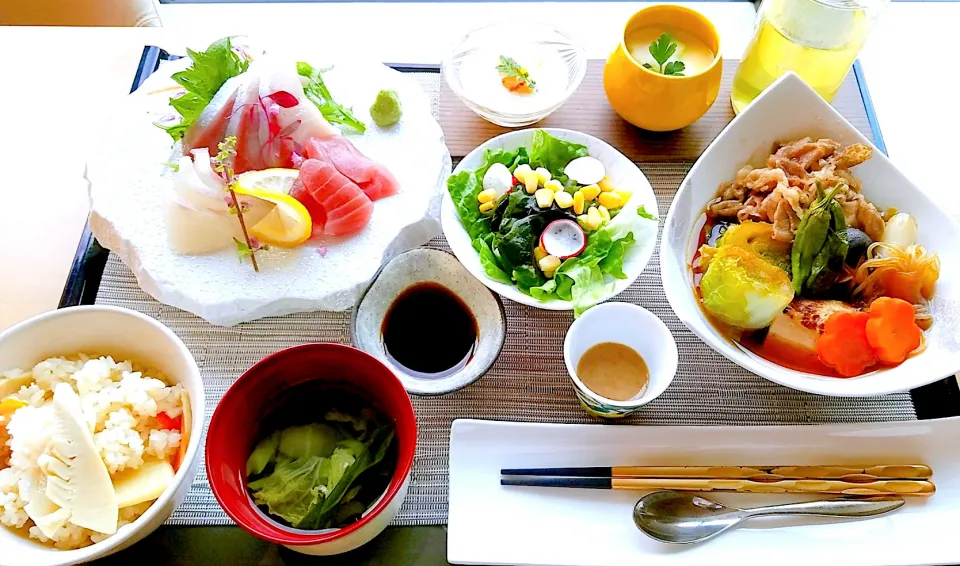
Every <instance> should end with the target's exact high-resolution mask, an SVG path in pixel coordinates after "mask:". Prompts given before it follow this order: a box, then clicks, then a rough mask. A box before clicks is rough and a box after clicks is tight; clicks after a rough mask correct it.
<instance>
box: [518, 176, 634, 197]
mask: <svg viewBox="0 0 960 566" xmlns="http://www.w3.org/2000/svg"><path fill="white" fill-rule="evenodd" d="M517 178H518V179H519V178H520V177H517ZM597 186H598V187H600V192H602V193H609V192H611V191H614V190H616V187H614V186H613V184H612V183H611V182H610V179H607V178H606V177H604V178H603V179H600V182H599V183H597Z"/></svg>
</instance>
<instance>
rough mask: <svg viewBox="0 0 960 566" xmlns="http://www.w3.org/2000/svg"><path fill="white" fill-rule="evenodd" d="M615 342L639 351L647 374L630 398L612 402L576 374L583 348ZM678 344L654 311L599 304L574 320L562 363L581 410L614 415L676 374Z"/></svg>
mask: <svg viewBox="0 0 960 566" xmlns="http://www.w3.org/2000/svg"><path fill="white" fill-rule="evenodd" d="M603 342H615V343H619V344H623V345H624V346H627V347H628V348H630V349H632V350H633V351H635V352H636V353H638V354H640V356H641V357H642V358H643V360H644V362H646V364H647V368H648V370H649V374H650V378H649V381H648V382H647V384H646V386H645V387H644V388H643V389H641V390H640V391H639V392H638V393H637V394H636V395H635V396H634V397H633V398H632V399H628V400H626V401H614V400H613V399H607V398H606V397H602V396H600V395H598V394H596V393H594V392H593V391H591V390H590V388H588V387H587V386H586V385H584V383H583V381H581V380H580V378H579V377H578V376H577V366H578V365H579V363H580V358H581V357H582V356H583V355H584V353H585V352H586V351H587V350H589V349H590V348H592V347H593V346H595V345H597V344H601V343H603ZM678 361H679V357H678V353H677V343H676V341H674V339H673V335H672V334H671V333H670V329H668V328H667V325H665V324H664V323H663V321H661V320H660V319H659V318H658V317H657V316H656V315H655V314H653V313H652V312H650V311H648V310H647V309H645V308H643V307H640V306H637V305H633V304H629V303H612V302H611V303H603V304H602V305H597V306H595V307H593V308H591V309H590V310H588V311H587V312H585V313H583V314H582V315H581V316H580V318H578V319H576V320H574V321H573V324H571V325H570V328H569V329H568V330H567V336H566V338H565V339H564V341H563V362H564V364H566V366H567V371H568V372H569V373H570V379H572V380H573V387H574V391H575V392H576V394H577V399H578V400H579V401H580V404H581V405H582V406H583V408H584V410H585V411H587V412H588V413H590V414H591V415H593V416H595V417H604V418H619V417H625V416H627V415H629V414H631V413H634V412H636V411H637V410H639V409H640V408H642V407H643V406H644V405H646V404H647V403H649V402H650V401H653V400H654V399H656V398H657V397H659V396H660V394H661V393H663V392H664V391H665V390H666V389H667V387H668V386H669V385H670V383H671V382H672V381H673V377H674V375H676V373H677V364H678Z"/></svg>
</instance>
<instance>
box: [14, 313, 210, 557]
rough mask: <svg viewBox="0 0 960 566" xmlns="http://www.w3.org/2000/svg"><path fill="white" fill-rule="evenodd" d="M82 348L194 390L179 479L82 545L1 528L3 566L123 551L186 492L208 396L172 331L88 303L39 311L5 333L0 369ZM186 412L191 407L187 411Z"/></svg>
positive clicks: (190, 391)
mask: <svg viewBox="0 0 960 566" xmlns="http://www.w3.org/2000/svg"><path fill="white" fill-rule="evenodd" d="M79 353H84V354H89V355H96V356H111V357H113V359H114V360H117V361H119V360H131V361H132V362H134V363H135V364H137V365H139V366H142V367H144V368H149V369H151V370H157V371H159V372H160V373H161V374H162V375H163V376H164V377H165V378H166V379H167V380H168V381H169V383H171V384H174V383H176V384H179V385H180V386H182V387H183V388H184V389H185V390H186V391H187V394H188V397H189V401H190V407H189V409H188V410H190V411H191V414H192V415H194V418H193V419H192V422H191V425H190V427H189V432H188V431H183V432H184V436H186V435H187V434H189V437H188V440H187V449H186V452H185V453H184V454H183V458H182V459H181V460H180V463H179V467H178V468H177V471H176V474H175V475H174V478H173V481H172V482H171V483H170V485H168V486H167V488H166V489H165V490H164V491H163V493H162V494H161V495H160V497H159V498H157V499H156V500H155V501H154V502H153V503H152V504H151V505H150V507H149V508H148V509H147V510H146V511H145V512H144V513H143V515H141V516H140V517H138V518H137V519H136V520H135V521H133V522H132V523H130V524H127V525H123V526H121V527H119V528H118V529H117V532H116V533H114V534H112V535H110V536H109V537H107V538H105V539H104V540H102V541H101V542H97V543H94V544H92V545H90V546H86V547H83V548H80V549H77V550H61V549H58V548H53V547H52V546H47V545H45V544H41V543H40V542H39V541H37V540H34V539H28V538H27V537H26V536H23V535H20V534H17V533H15V532H14V531H12V530H11V529H9V528H8V527H5V526H0V564H3V565H7V564H9V565H14V564H16V565H20V564H23V565H29V566H65V565H67V564H80V563H86V562H90V561H92V560H95V559H98V558H103V557H104V556H107V555H110V554H113V553H115V552H118V551H120V550H123V549H125V548H127V547H129V546H131V545H132V544H134V543H136V542H137V541H139V540H141V539H143V538H144V537H146V536H147V535H149V534H150V533H152V532H153V531H154V530H156V529H157V527H159V526H160V525H161V524H163V522H164V521H166V520H167V518H168V517H170V515H171V514H172V513H173V510H174V509H176V507H177V506H178V505H179V504H180V502H181V501H183V499H184V497H186V495H187V491H189V489H190V486H191V484H193V479H194V476H196V474H197V467H198V466H199V465H200V458H199V454H200V444H201V443H202V442H203V410H204V393H203V381H202V379H201V377H200V369H199V368H198V367H197V363H196V361H195V360H194V359H193V356H192V355H191V354H190V351H189V350H187V347H186V345H184V343H183V341H181V340H180V338H178V337H177V336H176V334H174V333H173V331H171V330H170V329H169V328H167V327H166V326H164V325H162V324H160V323H159V322H157V321H156V320H154V319H152V318H150V317H149V316H146V315H143V314H141V313H138V312H136V311H132V310H129V309H124V308H120V307H111V306H102V305H95V306H94V305H90V306H78V307H70V308H65V309H59V310H55V311H50V312H47V313H43V314H40V315H37V316H35V317H33V318H30V319H28V320H25V321H23V322H21V323H19V324H16V325H14V326H13V327H11V328H9V329H7V330H5V331H4V332H2V333H0V372H2V371H6V370H9V369H12V368H17V367H19V368H20V369H24V370H26V369H29V368H32V367H33V366H34V365H35V364H37V363H38V362H41V361H43V360H46V359H47V358H51V357H57V356H64V357H73V356H76V355H77V354H79ZM186 410H187V409H185V412H186Z"/></svg>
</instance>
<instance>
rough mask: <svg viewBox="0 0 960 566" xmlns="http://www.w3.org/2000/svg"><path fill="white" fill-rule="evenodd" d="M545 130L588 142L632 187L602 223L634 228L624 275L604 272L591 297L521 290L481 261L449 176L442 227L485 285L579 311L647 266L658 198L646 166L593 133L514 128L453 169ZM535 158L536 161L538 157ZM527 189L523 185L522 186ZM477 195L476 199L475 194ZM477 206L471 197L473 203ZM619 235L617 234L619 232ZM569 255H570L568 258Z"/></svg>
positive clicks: (470, 166) (518, 298)
mask: <svg viewBox="0 0 960 566" xmlns="http://www.w3.org/2000/svg"><path fill="white" fill-rule="evenodd" d="M541 133H546V134H548V135H549V136H552V137H553V138H556V139H557V140H562V141H563V142H571V143H574V144H581V145H583V146H585V147H586V150H587V152H588V155H589V156H590V157H593V158H595V159H597V160H599V161H600V162H601V163H602V164H603V166H604V169H605V173H606V179H607V180H609V182H610V183H611V184H612V185H613V186H616V187H617V188H618V189H623V190H625V191H629V192H630V193H631V196H630V198H629V199H628V200H626V202H625V204H624V205H623V207H622V208H621V209H619V213H617V214H616V215H615V216H613V218H612V219H611V220H610V221H609V222H607V223H606V224H604V225H603V228H601V229H606V228H609V229H610V230H612V231H614V232H616V233H618V234H619V235H621V236H623V235H625V234H627V233H630V234H632V236H633V239H634V241H635V242H634V243H633V244H632V245H629V246H627V247H626V248H625V250H626V251H625V253H624V255H623V264H622V275H623V276H624V277H622V278H615V277H613V276H611V275H609V274H604V275H603V276H602V277H601V280H600V281H597V282H596V283H595V287H594V288H593V289H591V290H590V292H589V293H588V295H590V298H588V299H585V300H582V301H580V302H579V303H578V301H577V300H564V299H562V298H559V297H557V296H556V295H555V294H554V295H550V296H548V297H546V298H536V297H534V296H532V295H531V294H529V293H526V292H524V291H522V290H521V289H520V288H519V287H518V286H517V285H516V284H515V281H514V282H512V283H506V282H505V281H502V280H501V281H498V280H495V279H494V278H492V277H491V276H490V275H489V274H488V271H487V269H486V268H485V265H484V264H483V263H482V262H481V259H480V255H479V254H478V252H477V250H476V249H475V247H474V245H475V241H474V240H475V239H474V238H472V237H471V235H470V234H469V233H468V231H467V229H466V228H465V227H464V223H463V221H462V220H461V216H460V213H459V212H458V207H457V205H456V204H454V200H453V198H452V196H451V193H450V190H449V189H450V182H448V191H446V192H445V193H444V196H443V201H442V204H441V208H440V223H441V226H442V228H443V233H444V235H445V236H446V238H447V242H448V243H449V244H450V248H451V249H452V250H453V253H454V255H456V256H457V259H458V260H460V262H461V263H462V264H463V265H464V267H466V268H467V270H468V271H469V272H470V273H471V274H472V275H473V276H474V277H476V278H477V279H478V280H479V281H480V282H481V283H483V284H484V285H486V286H487V287H488V288H490V289H491V290H492V291H494V292H496V293H497V294H499V295H500V296H501V297H504V298H507V299H510V300H512V301H515V302H518V303H521V304H524V305H528V306H531V307H536V308H541V309H547V310H575V311H576V313H577V314H579V313H580V312H582V310H584V309H585V308H589V307H590V306H592V305H593V304H596V303H598V302H601V301H604V300H607V299H610V298H611V297H614V296H616V295H617V294H619V293H621V292H622V291H623V290H625V289H626V288H627V287H629V286H630V285H631V284H632V283H633V282H634V281H636V280H637V278H638V277H639V276H640V273H641V272H642V271H643V269H644V268H645V267H646V265H647V262H649V261H650V257H651V255H652V254H653V250H654V246H655V244H656V239H657V222H656V221H655V220H653V219H655V218H657V216H658V213H657V199H656V196H655V195H654V192H653V188H652V187H651V186H650V182H649V181H648V180H647V178H646V176H644V174H643V172H641V171H640V169H639V168H638V167H637V166H636V165H635V164H634V163H633V162H631V161H630V160H629V159H628V158H627V157H626V156H624V155H623V154H622V153H620V152H619V151H617V150H616V149H614V148H613V147H612V146H610V145H609V144H607V143H606V142H604V141H602V140H600V139H597V138H595V137H593V136H589V135H587V134H583V133H580V132H576V131H573V130H565V129H558V128H543V129H528V130H520V131H515V132H509V133H506V134H503V135H500V136H497V137H495V138H492V139H490V140H488V141H487V142H486V143H484V144H482V145H480V146H479V147H477V148H476V149H474V150H473V151H472V152H470V154H469V155H467V156H466V157H464V158H463V159H462V160H461V161H460V163H459V164H458V165H457V167H456V169H455V170H454V172H453V177H451V181H453V180H454V179H455V178H456V177H457V175H458V174H462V173H464V172H472V171H474V170H477V169H480V168H482V167H483V166H484V165H485V160H486V157H485V155H486V154H487V152H488V150H490V151H497V150H503V151H507V152H509V151H516V150H517V149H518V148H527V149H528V150H529V149H530V148H531V146H532V145H533V144H534V142H535V137H536V136H538V135H541ZM534 164H535V163H534ZM517 190H522V187H517ZM474 200H475V199H474ZM471 206H472V203H471ZM596 233H597V232H588V233H587V235H586V241H585V245H586V246H587V247H588V248H589V246H590V243H591V238H592V237H593V236H594V234H596ZM614 238H616V236H615V237H614ZM567 261H569V260H567Z"/></svg>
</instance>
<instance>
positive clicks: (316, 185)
mask: <svg viewBox="0 0 960 566" xmlns="http://www.w3.org/2000/svg"><path fill="white" fill-rule="evenodd" d="M299 180H300V182H301V183H302V184H303V187H304V188H305V189H306V191H307V192H309V194H310V197H312V200H313V201H315V203H316V206H317V207H320V208H321V209H322V210H323V220H324V222H323V223H322V226H323V232H324V233H325V234H329V235H331V236H344V235H347V234H353V233H355V232H359V231H360V230H362V229H363V228H364V226H366V225H367V223H368V222H370V216H371V215H372V214H373V203H372V202H370V199H369V198H368V197H367V196H366V194H364V192H363V191H361V190H360V187H358V186H357V184H356V183H354V182H353V181H351V180H350V179H348V178H347V177H346V176H344V175H343V174H342V173H340V172H339V171H338V170H337V169H336V168H335V167H334V166H333V165H331V164H329V163H327V162H325V161H322V160H319V159H307V160H306V161H304V162H303V164H302V165H301V166H300V177H299ZM299 192H300V193H301V195H300V196H296V195H295V198H297V199H298V200H300V201H301V202H303V201H304V200H309V199H306V198H305V196H304V195H303V194H302V193H303V191H299ZM304 206H306V207H307V210H311V217H313V220H314V221H315V222H316V221H317V217H314V212H313V211H312V208H311V207H312V206H314V205H312V204H311V205H308V204H306V203H304ZM317 215H318V216H319V215H320V213H319V212H317Z"/></svg>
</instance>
